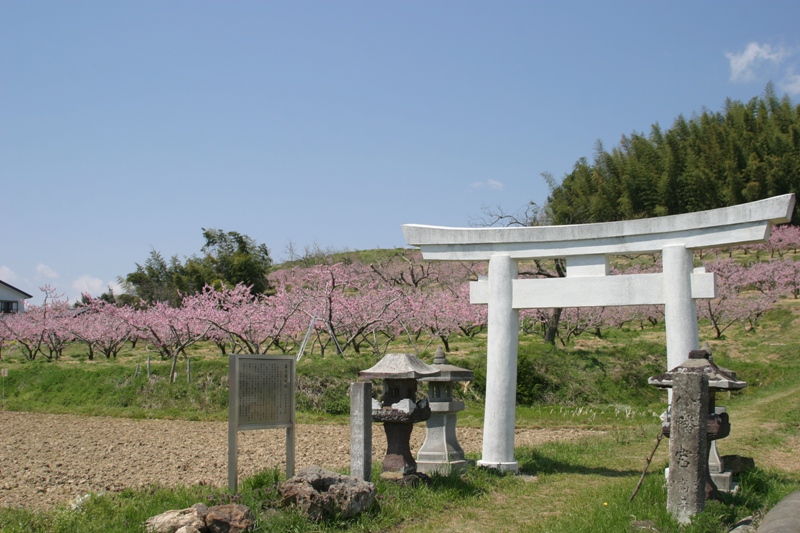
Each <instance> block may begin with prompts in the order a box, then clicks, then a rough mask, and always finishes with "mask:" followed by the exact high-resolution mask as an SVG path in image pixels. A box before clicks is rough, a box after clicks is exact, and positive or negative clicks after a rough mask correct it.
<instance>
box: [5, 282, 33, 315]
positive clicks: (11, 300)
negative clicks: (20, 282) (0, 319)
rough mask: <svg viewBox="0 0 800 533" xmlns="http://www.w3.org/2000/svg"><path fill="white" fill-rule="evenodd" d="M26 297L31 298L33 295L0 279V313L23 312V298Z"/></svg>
mask: <svg viewBox="0 0 800 533" xmlns="http://www.w3.org/2000/svg"><path fill="white" fill-rule="evenodd" d="M28 298H33V296H31V295H30V294H28V293H27V292H25V291H21V290H19V289H18V288H16V287H14V286H12V285H9V284H8V283H6V282H5V281H3V280H0V314H2V313H24V312H25V300H27V299H28Z"/></svg>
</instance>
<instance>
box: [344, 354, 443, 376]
mask: <svg viewBox="0 0 800 533" xmlns="http://www.w3.org/2000/svg"><path fill="white" fill-rule="evenodd" d="M358 375H359V376H360V377H361V378H364V379H422V378H425V377H432V376H438V375H439V370H437V369H436V368H433V367H432V366H430V365H427V364H425V363H424V362H422V361H421V360H420V358H419V357H417V356H416V355H414V354H410V353H389V354H386V355H385V356H384V357H383V359H381V360H380V361H378V362H377V363H376V364H375V366H373V367H372V368H368V369H366V370H362V371H361V372H359V373H358Z"/></svg>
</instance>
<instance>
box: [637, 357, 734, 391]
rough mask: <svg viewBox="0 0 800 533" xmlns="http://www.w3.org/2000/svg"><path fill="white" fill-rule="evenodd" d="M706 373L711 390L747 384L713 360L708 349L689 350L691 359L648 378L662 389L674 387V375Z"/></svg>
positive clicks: (650, 382) (729, 388) (727, 388)
mask: <svg viewBox="0 0 800 533" xmlns="http://www.w3.org/2000/svg"><path fill="white" fill-rule="evenodd" d="M689 372H692V373H698V374H705V375H706V377H708V388H709V390H712V391H713V390H738V389H743V388H745V387H746V386H747V383H746V382H744V381H739V380H737V379H736V373H735V372H733V371H732V370H728V369H727V368H720V367H718V366H717V365H716V364H714V362H713V361H712V360H711V353H710V351H708V350H692V351H691V352H689V359H687V360H686V361H684V362H683V363H681V364H680V365H678V366H676V367H675V368H673V369H672V370H670V371H669V372H665V373H664V374H661V375H658V376H653V377H651V378H650V379H648V380H647V382H648V383H649V384H650V385H655V386H656V387H658V388H661V389H670V388H672V383H673V377H674V376H675V375H676V374H685V373H689Z"/></svg>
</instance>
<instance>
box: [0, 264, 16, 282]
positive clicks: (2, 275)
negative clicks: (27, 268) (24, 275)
mask: <svg viewBox="0 0 800 533" xmlns="http://www.w3.org/2000/svg"><path fill="white" fill-rule="evenodd" d="M0 279H1V280H3V281H5V282H6V283H13V282H15V281H17V275H16V274H14V271H13V270H11V269H10V268H8V267H7V266H5V265H0Z"/></svg>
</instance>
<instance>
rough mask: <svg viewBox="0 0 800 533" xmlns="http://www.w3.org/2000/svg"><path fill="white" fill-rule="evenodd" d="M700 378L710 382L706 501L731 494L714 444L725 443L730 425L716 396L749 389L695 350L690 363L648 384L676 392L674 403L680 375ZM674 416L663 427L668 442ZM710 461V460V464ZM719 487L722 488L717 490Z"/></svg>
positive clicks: (705, 353)
mask: <svg viewBox="0 0 800 533" xmlns="http://www.w3.org/2000/svg"><path fill="white" fill-rule="evenodd" d="M688 373H693V374H701V375H704V376H705V377H706V379H707V380H708V407H707V421H706V432H705V433H706V440H707V446H706V453H705V464H706V465H708V468H706V476H705V477H706V483H705V497H706V499H712V498H716V497H717V489H718V488H719V489H720V490H724V491H730V490H731V485H732V482H731V477H732V474H731V473H730V472H725V471H724V470H723V465H722V461H721V459H720V458H719V454H717V451H716V445H715V444H714V441H716V440H719V439H723V438H725V437H727V436H728V435H730V431H731V425H730V422H729V420H728V413H727V412H725V408H724V407H717V405H716V393H717V391H731V390H739V389H743V388H744V387H746V386H747V383H746V382H744V381H739V380H737V379H736V373H735V372H733V371H731V370H728V369H725V368H720V367H718V366H717V365H716V364H714V362H713V360H712V357H711V351H710V350H709V349H703V350H693V351H692V352H690V353H689V359H687V360H686V361H684V362H683V363H681V364H680V365H678V366H677V367H675V368H673V369H672V370H670V371H669V372H666V373H664V374H661V375H659V376H654V377H652V378H650V379H649V380H648V382H649V383H650V384H651V385H655V386H656V387H659V388H662V389H669V388H671V389H673V400H674V395H675V393H676V389H675V388H674V384H675V376H676V375H677V374H688ZM672 418H673V417H672V416H671V415H668V417H667V420H665V422H664V423H663V425H662V432H663V433H664V436H666V437H667V438H669V437H670V433H671V426H672ZM709 459H710V460H709ZM717 483H719V484H720V485H721V486H720V487H718V486H717Z"/></svg>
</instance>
